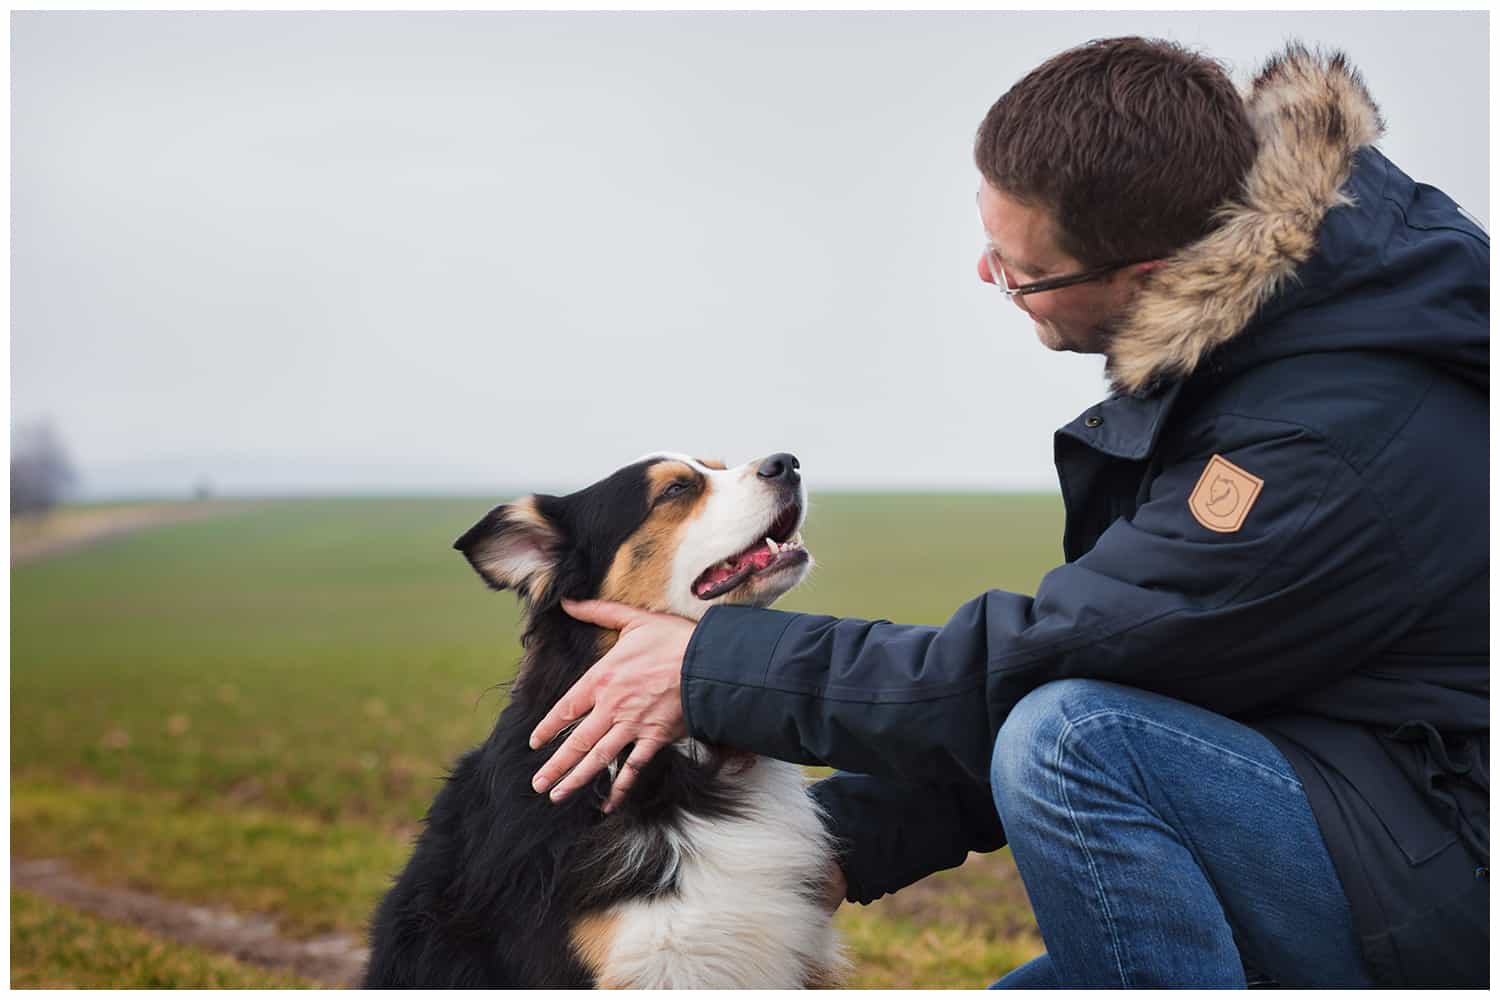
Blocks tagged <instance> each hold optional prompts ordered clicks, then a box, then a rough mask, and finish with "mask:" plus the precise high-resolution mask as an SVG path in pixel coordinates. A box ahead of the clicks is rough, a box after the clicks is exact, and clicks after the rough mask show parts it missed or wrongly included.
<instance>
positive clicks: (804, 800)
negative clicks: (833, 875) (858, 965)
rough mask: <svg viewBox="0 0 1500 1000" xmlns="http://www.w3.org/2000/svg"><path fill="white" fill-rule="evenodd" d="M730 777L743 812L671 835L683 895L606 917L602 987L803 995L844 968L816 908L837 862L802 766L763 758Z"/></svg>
mask: <svg viewBox="0 0 1500 1000" xmlns="http://www.w3.org/2000/svg"><path fill="white" fill-rule="evenodd" d="M728 780H730V781H732V782H734V783H735V784H736V785H737V786H738V787H739V788H740V789H741V791H742V795H743V799H742V802H743V808H742V810H741V811H742V813H743V814H742V815H740V816H735V817H730V818H715V819H703V818H699V817H687V818H686V819H685V820H684V822H683V823H682V824H681V827H680V829H679V830H677V831H675V832H674V833H673V834H672V838H671V839H672V847H673V849H674V850H675V851H676V852H677V859H678V866H677V879H676V883H677V891H676V892H675V893H671V894H667V895H664V896H662V897H659V898H657V899H654V900H634V901H631V902H628V903H623V904H620V905H618V906H616V907H614V908H612V909H611V911H610V912H609V913H608V914H605V915H603V920H602V921H601V923H605V924H607V925H608V927H609V932H608V939H607V944H606V946H605V949H603V950H604V954H603V955H601V956H600V958H601V961H600V963H599V985H600V986H613V987H633V988H638V989H652V988H654V989H669V988H677V987H704V988H721V989H735V988H757V987H758V988H770V989H778V988H779V989H794V988H797V987H801V986H806V985H808V984H809V983H813V982H823V983H832V982H837V980H838V978H839V977H840V975H841V974H842V972H843V971H844V968H845V965H846V962H845V959H844V957H843V954H842V951H841V948H840V945H839V940H838V935H837V933H836V932H835V931H834V930H833V927H832V926H831V924H830V922H829V917H828V914H827V913H826V912H825V911H824V909H823V908H822V906H820V905H819V904H818V903H817V902H815V899H816V897H817V895H818V893H819V888H820V887H821V885H822V883H823V881H824V879H825V878H826V876H827V866H828V864H829V861H830V859H831V858H832V856H833V855H832V850H831V846H830V844H829V840H828V835H827V833H826V831H825V829H824V826H823V822H822V820H821V819H820V818H819V815H818V810H817V806H816V804H815V803H814V802H813V800H812V799H811V798H810V797H809V796H808V794H807V790H806V784H805V782H804V779H803V776H802V769H801V768H799V767H797V766H796V765H795V764H787V763H784V762H782V761H775V760H767V759H764V758H761V759H758V760H756V761H755V763H754V765H753V766H752V767H750V768H748V769H747V770H745V771H743V772H742V773H739V774H737V775H734V776H733V777H730V778H729V779H728ZM601 943H604V942H601Z"/></svg>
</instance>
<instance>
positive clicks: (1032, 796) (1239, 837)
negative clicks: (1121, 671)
mask: <svg viewBox="0 0 1500 1000" xmlns="http://www.w3.org/2000/svg"><path fill="white" fill-rule="evenodd" d="M990 783H991V788H992V789H993V792H994V796H995V807H996V809H997V810H998V811H999V814H1000V819H1001V821H1002V822H1003V823H1004V825H1005V832H1006V835H1007V838H1008V840H1009V841H1010V845H1011V853H1012V854H1013V855H1014V857H1015V861H1016V867H1017V868H1018V869H1019V870H1020V873H1021V878H1022V880H1023V881H1024V882H1025V883H1026V893H1027V895H1028V896H1029V897H1030V899H1031V904H1032V909H1033V910H1034V911H1035V913H1036V919H1037V924H1038V926H1039V927H1040V928H1041V932H1042V940H1043V941H1044V942H1045V944H1046V946H1047V953H1046V954H1044V955H1042V956H1041V957H1039V958H1037V959H1034V960H1033V961H1031V962H1028V963H1027V964H1025V965H1023V966H1021V967H1020V968H1018V969H1016V970H1015V971H1013V972H1011V973H1010V974H1009V975H1007V976H1006V977H1005V978H1004V979H1002V980H1000V981H999V982H998V983H996V984H995V986H996V987H998V988H1002V989H1009V988H1028V987H1030V988H1035V987H1042V986H1244V985H1245V984H1246V971H1245V970H1246V967H1251V968H1254V969H1255V970H1258V971H1259V972H1262V973H1264V974H1266V975H1267V976H1269V977H1270V978H1272V979H1274V980H1275V981H1276V982H1277V983H1279V984H1281V985H1283V986H1364V985H1370V982H1371V981H1370V979H1369V976H1368V974H1367V973H1366V972H1365V969H1364V965H1363V962H1362V961H1361V958H1360V953H1359V943H1358V940H1357V938H1356V937H1355V932H1354V925H1353V921H1352V919H1351V917H1350V913H1349V904H1348V901H1347V900H1346V899H1345V897H1344V892H1343V888H1342V886H1341V885H1340V884H1339V878H1338V875H1337V873H1336V872H1335V871H1334V868H1333V863H1332V862H1331V861H1330V860H1329V858H1328V850H1327V848H1326V847H1324V845H1323V838H1322V835H1321V834H1320V833H1319V832H1318V826H1317V823H1316V821H1315V820H1314V819H1313V815H1312V810H1311V809H1310V808H1309V807H1308V804H1307V796H1306V795H1305V794H1304V793H1303V791H1302V783H1301V782H1300V781H1299V780H1298V779H1297V776H1296V774H1295V773H1294V772H1293V771H1292V768H1291V766H1290V765H1289V764H1288V763H1287V762H1286V759H1285V758H1284V757H1282V755H1281V754H1280V753H1279V752H1278V751H1277V750H1276V748H1275V747H1274V746H1273V745H1272V744H1271V743H1270V741H1268V740H1267V739H1266V738H1265V737H1264V736H1262V735H1260V734H1259V733H1257V732H1256V731H1255V730H1253V729H1250V728H1249V727H1247V726H1244V725H1241V724H1240V723H1237V722H1233V721H1231V720H1230V719H1227V718H1225V717H1223V716H1221V715H1215V714H1214V713H1212V712H1209V711H1207V710H1205V709H1201V708H1197V707H1195V706H1192V705H1188V704H1186V703H1184V702H1180V701H1175V700H1173V699H1171V698H1166V697H1163V696H1161V695H1157V694H1151V693H1149V692H1146V691H1141V690H1138V689H1135V688H1128V687H1122V686H1120V685H1118V684H1111V683H1107V682H1104V681H1091V680H1063V681H1054V682H1052V683H1050V684H1045V685H1043V686H1042V687H1040V688H1037V689H1036V690H1035V691H1033V692H1032V693H1031V694H1029V695H1027V696H1026V697H1025V698H1023V699H1022V700H1021V701H1020V703H1019V704H1018V705H1017V706H1016V707H1015V709H1014V710H1013V711H1012V712H1011V714H1010V716H1009V717H1008V718H1007V719H1006V721H1005V724H1004V725H1003V726H1002V727H1001V729H1000V736H999V738H998V739H997V740H996V741H995V755H994V761H993V765H992V768H991V771H990Z"/></svg>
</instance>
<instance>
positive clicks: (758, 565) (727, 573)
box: [694, 542, 776, 593]
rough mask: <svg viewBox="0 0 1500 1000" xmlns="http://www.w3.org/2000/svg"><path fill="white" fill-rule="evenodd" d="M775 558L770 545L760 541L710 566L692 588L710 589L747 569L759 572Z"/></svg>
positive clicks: (699, 590)
mask: <svg viewBox="0 0 1500 1000" xmlns="http://www.w3.org/2000/svg"><path fill="white" fill-rule="evenodd" d="M775 558H776V554H775V553H773V552H772V551H771V549H770V547H769V546H767V545H766V543H765V542H760V543H759V544H757V545H753V546H751V547H750V548H748V549H746V550H745V551H744V552H741V553H740V554H739V555H737V556H730V557H729V558H728V559H725V560H724V561H723V562H721V563H719V564H718V565H717V566H714V567H712V568H710V569H709V571H708V572H707V573H704V574H703V575H702V576H701V577H699V578H698V582H697V583H696V584H695V585H694V589H695V590H697V591H698V592H699V593H703V592H704V591H708V590H712V589H713V588H714V586H716V585H717V584H719V583H721V582H723V581H725V580H727V579H729V578H730V577H731V576H737V575H739V574H740V573H744V572H746V571H747V570H748V571H749V572H751V573H759V572H760V571H761V570H763V569H765V568H766V567H767V566H769V565H771V560H773V559H775Z"/></svg>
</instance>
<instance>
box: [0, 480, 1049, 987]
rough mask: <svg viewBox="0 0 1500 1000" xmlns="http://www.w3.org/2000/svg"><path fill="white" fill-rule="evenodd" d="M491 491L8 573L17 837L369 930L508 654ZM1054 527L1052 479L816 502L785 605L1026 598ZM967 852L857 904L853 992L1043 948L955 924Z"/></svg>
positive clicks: (300, 505) (959, 979) (174, 891)
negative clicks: (488, 582)
mask: <svg viewBox="0 0 1500 1000" xmlns="http://www.w3.org/2000/svg"><path fill="white" fill-rule="evenodd" d="M490 505H491V501H488V500H480V499H471V500H466V499H453V500H448V499H442V500H438V499H408V500H375V499H359V500H315V501H314V500H310V501H284V502H277V503H272V504H266V505H263V506H259V507H256V508H253V509H249V510H244V511H240V512H236V513H232V514H229V515H226V516H224V517H221V518H219V519H214V520H203V521H194V522H187V523H180V524H174V525H170V526H164V527H157V528H152V529H150V530H147V531H143V532H141V533H139V534H135V535H130V536H126V537H120V538H115V539H111V540H108V541H106V542H102V543H100V544H98V545H96V546H93V547H90V548H87V549H81V550H78V551H74V552H70V553H66V554H64V555H60V556H57V557H55V558H52V559H48V560H44V561H40V562H36V563H32V564H28V565H24V566H20V567H17V568H15V569H13V571H12V576H11V581H12V591H11V593H12V597H11V601H12V605H11V615H12V619H11V620H12V638H11V653H12V661H11V662H12V668H11V669H12V673H11V685H12V687H11V699H12V723H11V761H12V779H13V788H12V837H13V843H14V850H15V851H16V852H17V853H18V854H20V855H22V856H26V855H31V856H41V855H45V856H49V857H61V858H64V859H66V860H68V861H70V862H71V863H73V864H74V865H76V866H78V867H79V868H80V869H81V870H84V871H87V872H88V873H90V874H91V875H92V876H94V877H95V878H97V879H99V880H101V881H113V882H115V883H118V884H129V885H132V886H135V887H138V888H145V889H150V890H153V891H157V892H161V893H164V894H168V895H172V896H174V897H176V898H182V899H188V900H196V901H215V902H220V903H223V904H225V905H231V906H235V907H240V908H244V909H247V910H256V911H261V912H268V913H271V914H273V915H275V916H276V917H277V919H278V920H280V921H281V922H282V924H283V925H284V926H285V927H288V928H290V929H292V930H293V931H295V932H298V933H312V932H314V931H316V930H322V929H330V928H332V929H342V930H347V931H351V932H356V933H358V932H361V931H362V929H363V926H364V921H365V919H366V918H367V916H368V913H369V911H370V909H371V908H372V907H373V905H374V903H375V901H376V899H377V898H378V896H379V893H380V892H381V891H382V890H383V888H384V886H385V884H386V880H387V878H388V877H389V875H390V874H391V873H392V872H393V871H394V870H395V869H396V868H398V867H399V865H400V864H401V863H402V861H403V860H404V857H405V853H406V850H407V846H406V845H407V844H408V842H409V838H410V835H411V834H412V832H413V831H414V829H415V823H416V821H417V820H418V819H419V817H420V816H421V814H422V812H423V810H424V809H425V808H426V806H427V804H428V802H429V801H430V800H431V797H432V795H433V793H434V791H435V789H436V787H437V782H438V781H439V780H440V778H441V775H442V774H443V773H444V769H445V768H446V766H447V765H448V764H449V763H451V761H452V760H453V759H454V758H455V757H456V756H457V755H458V754H459V753H460V752H462V751H463V750H464V749H466V748H467V747H468V746H470V745H472V744H474V743H475V742H477V741H478V740H479V739H481V738H482V737H483V736H484V734H485V733H486V732H487V731H488V729H489V727H490V725H491V724H492V723H493V720H494V717H495V715H496V714H497V713H498V711H499V709H500V708H501V707H502V705H503V703H504V698H505V694H504V687H503V682H504V681H506V680H507V679H508V678H509V677H510V675H511V674H512V673H513V670H514V665H515V661H516V659H517V657H518V656H519V654H520V648H519V645H518V643H517V640H516V628H515V626H516V610H515V603H514V600H513V599H512V598H511V597H510V595H496V594H494V593H492V592H489V591H487V590H486V589H485V588H484V587H483V586H482V585H481V584H480V583H479V581H478V579H477V578H476V577H474V576H473V574H472V572H471V571H470V570H469V569H468V568H467V566H466V565H465V564H464V563H463V561H462V560H461V558H460V557H459V556H458V555H457V554H456V553H454V552H452V551H451V549H450V547H449V546H450V545H451V542H452V539H454V538H455V537H457V536H458V535H459V534H460V533H461V532H462V531H463V530H465V529H466V528H467V527H468V526H469V525H470V524H472V523H473V522H474V521H475V520H477V519H478V518H479V517H480V516H481V515H482V514H483V513H484V511H485V510H486V509H487V508H488V507H489V506H490ZM1061 524H1062V518H1061V509H1060V504H1059V503H1058V502H1057V501H1056V500H1055V499H1054V498H1050V497H1003V496H992V495H961V496H868V495H865V496H854V495H826V496H822V497H814V505H813V509H812V512H811V515H810V518H809V521H808V525H807V528H806V530H805V531H804V535H805V537H806V539H807V542H808V545H809V547H810V548H811V550H812V551H813V553H814V555H815V557H816V558H817V560H818V562H819V567H818V568H817V569H816V570H815V571H814V573H813V576H812V577H811V579H810V580H809V581H808V583H806V584H805V585H804V586H803V587H801V588H799V589H798V590H797V591H796V592H794V593H793V594H792V595H789V597H788V599H787V600H786V601H784V602H783V604H782V606H783V607H787V608H791V609H795V610H810V611H818V612H823V613H829V614H838V615H857V616H862V617H881V618H890V619H893V620H896V621H912V622H927V623H937V622H941V621H943V620H945V619H946V617H947V616H948V615H949V614H951V613H952V611H953V610H954V609H956V608H957V607H958V605H959V604H961V603H962V602H963V601H965V600H967V599H969V598H970V597H973V596H974V595H976V594H978V593H980V592H981V591H983V590H984V589H985V588H987V587H1003V588H1006V589H1012V590H1023V591H1025V590H1030V589H1034V587H1035V585H1036V583H1037V581H1038V580H1039V579H1040V577H1041V575H1042V574H1043V573H1044V572H1045V571H1046V570H1048V569H1050V568H1051V567H1052V566H1053V565H1054V564H1055V563H1056V561H1057V560H1058V558H1059V555H1058V549H1059V543H1058V539H1059V538H1060V533H1061ZM971 868H973V863H971V864H970V865H966V866H965V867H964V869H961V870H960V871H958V872H954V873H947V874H945V875H939V876H936V877H935V878H934V879H929V880H927V881H926V882H924V883H922V885H921V886H920V887H914V889H913V890H908V892H907V893H902V894H900V895H898V896H896V897H891V898H890V899H889V900H883V901H881V902H880V903H877V904H875V905H874V906H871V907H868V908H864V909H860V908H854V907H846V908H845V911H846V912H845V913H844V914H843V915H842V916H841V917H840V921H841V922H842V923H843V924H844V926H845V928H846V932H847V933H848V935H849V937H850V940H851V943H852V944H853V946H854V948H855V952H856V955H857V956H858V970H859V971H858V976H857V978H856V982H857V983H858V984H860V985H877V984H889V985H941V984H948V985H971V986H972V985H982V984H983V983H986V982H988V981H989V980H990V979H993V978H995V977H997V976H998V975H999V974H1000V973H1001V972H1003V971H1005V968H1008V967H1009V965H1013V964H1015V962H1016V961H1019V960H1024V958H1026V957H1030V955H1031V954H1034V953H1035V951H1036V950H1038V948H1039V946H1038V945H1037V943H1036V940H1035V936H1034V930H1031V931H1029V932H1028V931H1026V929H1025V927H1024V926H1022V925H1019V924H1017V922H1016V920H1015V919H1013V914H1009V913H997V914H996V915H995V916H994V919H993V920H989V921H987V920H985V919H978V920H968V921H962V920H960V921H953V920H949V919H947V918H946V917H945V915H944V914H945V911H946V910H951V909H952V908H953V906H952V905H950V904H951V902H952V899H951V898H957V896H956V895H955V894H959V895H961V890H963V888H964V887H965V886H967V885H968V884H969V883H971V882H974V881H975V879H974V878H973V877H971V875H972V873H971V871H970V869H971ZM944 880H949V881H944ZM978 881H979V882H980V883H981V884H982V883H983V879H979V880H978ZM929 884H932V885H938V886H949V887H950V888H949V889H943V890H942V891H939V892H938V893H936V894H935V895H932V896H930V897H929V898H928V902H927V903H926V904H924V905H925V909H921V910H918V911H908V910H903V909H902V908H901V905H897V904H900V901H901V900H903V899H905V898H919V896H920V894H918V895H915V896H914V895H911V894H912V893H915V892H916V890H917V889H918V888H920V889H922V890H923V891H926V890H927V887H928V886H929ZM1016 888H1017V887H1016V886H1014V885H1012V886H1011V887H1010V889H1009V890H1007V891H1009V895H1008V896H1007V895H1005V893H1003V892H1001V891H1000V890H999V888H996V890H995V900H996V902H995V906H997V907H1012V908H1013V906H1014V904H1015V900H1016V898H1017V897H1016V893H1015V889H1016ZM950 897H951V898H950ZM1022 899H1023V903H1024V898H1023V897H1022ZM964 906H969V904H964ZM970 909H973V907H970ZM976 912H980V913H981V915H983V906H980V907H979V909H978V910H977V911H976ZM1026 919H1027V920H1028V921H1029V916H1028V917H1027V918H1026ZM987 928H990V929H987ZM992 928H999V930H993V929H992ZM1028 934H1029V935H1030V936H1028ZM14 943H15V942H14V938H13V944H14ZM1015 956H1019V957H1015ZM1013 959H1014V960H1013ZM183 982H193V983H195V984H196V983H199V982H200V981H199V980H183Z"/></svg>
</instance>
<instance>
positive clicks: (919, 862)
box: [812, 771, 1005, 903]
mask: <svg viewBox="0 0 1500 1000" xmlns="http://www.w3.org/2000/svg"><path fill="white" fill-rule="evenodd" d="M812 796H813V798H814V799H815V800H817V802H818V804H819V805H820V806H821V807H822V808H823V813H824V817H825V819H824V821H825V823H826V824H827V826H828V829H829V832H831V833H832V834H833V835H834V839H835V841H836V843H837V845H838V855H839V866H840V867H841V868H842V869H843V872H844V878H845V880H846V881H847V882H848V883H849V885H848V891H847V892H846V893H845V894H844V898H846V899H847V900H849V902H851V903H868V902H871V901H872V900H875V899H878V898H879V897H881V896H883V895H885V894H886V893H890V892H895V891H896V890H898V889H904V888H906V887H907V886H909V885H911V884H912V883H913V882H916V881H918V880H919V879H923V878H926V877H927V876H928V875H931V874H932V873H933V872H935V871H940V870H942V869H944V868H956V867H957V866H959V865H961V864H963V863H964V859H965V858H967V857H968V856H969V852H970V851H979V852H981V853H982V852H985V851H993V850H997V849H999V848H1001V847H1004V846H1005V831H1004V829H1002V828H1001V826H1000V818H999V817H998V816H996V815H995V805H994V800H993V798H992V797H991V796H990V787H989V785H987V784H986V785H974V784H967V783H964V784H942V785H939V784H931V783H927V784H913V783H911V782H904V781H896V780H893V779H890V778H874V777H871V776H870V775H867V774H851V773H849V772H847V771H840V772H838V773H837V774H835V775H833V776H832V777H830V778H825V779H823V780H822V781H820V782H818V783H817V784H815V785H813V787H812Z"/></svg>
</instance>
